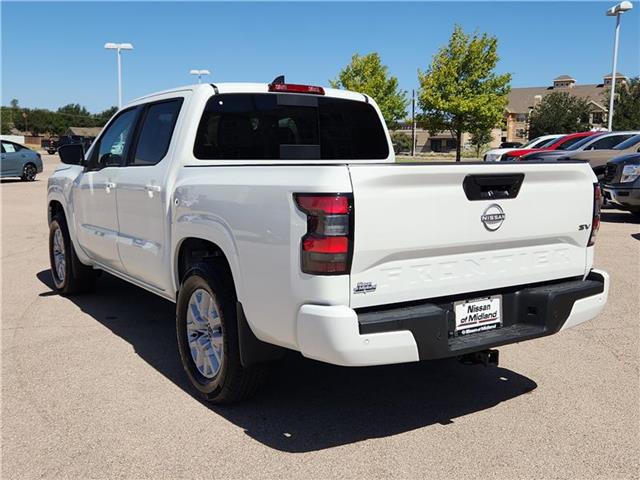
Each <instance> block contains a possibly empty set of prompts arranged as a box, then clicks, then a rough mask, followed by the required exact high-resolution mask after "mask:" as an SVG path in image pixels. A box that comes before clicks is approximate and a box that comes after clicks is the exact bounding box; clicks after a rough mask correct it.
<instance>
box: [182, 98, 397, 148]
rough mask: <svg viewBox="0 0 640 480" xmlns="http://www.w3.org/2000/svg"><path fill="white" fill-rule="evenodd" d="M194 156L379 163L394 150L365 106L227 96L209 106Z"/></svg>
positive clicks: (374, 114) (336, 100) (327, 100)
mask: <svg viewBox="0 0 640 480" xmlns="http://www.w3.org/2000/svg"><path fill="white" fill-rule="evenodd" d="M193 153H194V156H195V157H196V158H198V159H201V160H378V159H385V158H387V157H388V156H389V145H388V143H387V137H386V134H385V130H384V127H383V125H382V122H381V120H380V117H379V116H378V113H377V112H376V110H375V109H374V108H373V106H371V105H370V104H368V103H366V102H358V101H353V100H345V99H339V98H330V97H322V96H315V95H298V94H291V93H281V94H280V93H278V94H276V93H255V94H253V93H228V94H220V95H214V96H213V97H211V99H209V101H208V102H207V105H206V107H205V110H204V113H203V115H202V119H201V120H200V124H199V126H198V133H197V135H196V141H195V145H194V150H193Z"/></svg>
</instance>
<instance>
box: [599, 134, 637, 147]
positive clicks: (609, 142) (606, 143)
mask: <svg viewBox="0 0 640 480" xmlns="http://www.w3.org/2000/svg"><path fill="white" fill-rule="evenodd" d="M629 137H631V135H611V136H610V137H605V138H601V139H600V140H597V141H595V142H593V143H592V144H591V146H590V147H589V150H609V149H612V148H613V147H615V146H616V145H618V144H619V143H621V142H623V141H624V140H626V139H627V138H629Z"/></svg>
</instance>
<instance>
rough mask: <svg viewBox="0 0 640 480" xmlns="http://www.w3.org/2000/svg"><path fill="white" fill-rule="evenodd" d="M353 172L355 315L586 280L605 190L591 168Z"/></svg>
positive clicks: (422, 167)
mask: <svg viewBox="0 0 640 480" xmlns="http://www.w3.org/2000/svg"><path fill="white" fill-rule="evenodd" d="M349 170H350V174H351V181H352V185H353V195H354V206H355V207H354V210H355V224H354V226H355V228H354V253H353V262H352V267H351V306H352V307H353V308H358V307H368V306H374V305H384V304H391V303H398V302H405V301H412V300H419V299H427V298H435V297H441V296H449V295H456V294H462V293H468V292H469V293H470V292H478V291H483V290H491V289H497V288H502V287H507V286H514V285H523V284H528V283H534V282H542V281H548V280H553V279H560V278H567V277H572V276H578V275H583V274H584V273H585V269H586V267H587V265H586V262H587V255H586V251H587V250H586V246H587V242H588V239H589V234H590V227H591V222H592V215H593V188H594V187H593V184H594V182H595V181H596V178H595V176H594V174H593V172H592V170H591V168H590V167H589V165H588V164H583V163H558V164H549V163H547V164H508V165H507V164H495V165H493V164H480V165H479V164H464V163H462V164H450V165H447V164H444V165H443V164H433V165H428V164H419V165H415V164H413V165H412V164H386V165H385V164H379V165H375V164H360V165H353V164H352V165H350V166H349ZM465 177H469V178H468V179H467V181H466V187H463V183H464V182H465ZM510 182H511V183H513V182H515V183H518V182H520V183H519V184H520V186H519V191H517V195H515V196H514V191H515V190H514V189H517V185H512V187H513V189H511V190H509V191H510V195H511V196H513V197H514V198H496V197H499V196H500V195H501V194H500V192H502V191H505V189H507V188H511V187H509V184H511V183H510ZM487 196H489V197H491V196H493V197H492V198H489V197H487ZM469 197H471V198H469Z"/></svg>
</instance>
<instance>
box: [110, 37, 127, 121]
mask: <svg viewBox="0 0 640 480" xmlns="http://www.w3.org/2000/svg"><path fill="white" fill-rule="evenodd" d="M104 48H106V49H108V50H115V51H116V57H117V60H118V108H122V63H121V61H120V51H122V50H133V45H131V44H130V43H112V42H108V43H105V44H104Z"/></svg>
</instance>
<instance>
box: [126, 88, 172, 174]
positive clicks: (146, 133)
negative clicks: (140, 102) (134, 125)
mask: <svg viewBox="0 0 640 480" xmlns="http://www.w3.org/2000/svg"><path fill="white" fill-rule="evenodd" d="M181 105H182V99H176V100H170V101H167V102H162V103H156V104H152V105H151V106H149V107H148V109H147V112H146V114H145V115H144V120H143V123H142V129H141V130H140V136H139V137H138V142H137V145H136V153H135V155H134V156H133V159H132V160H131V163H130V165H155V164H156V163H158V162H159V161H160V160H162V159H163V158H164V156H165V155H166V154H167V150H169V143H170V142H171V136H172V135H173V129H174V127H175V125H176V120H177V119H178V114H179V113H180V106H181Z"/></svg>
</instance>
